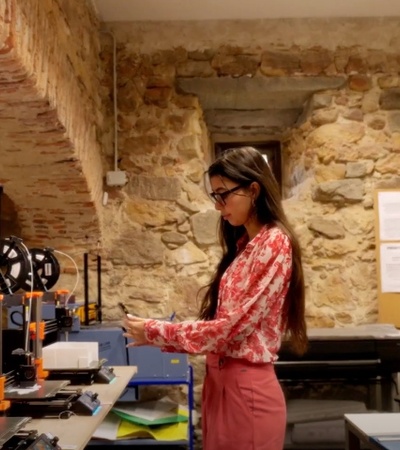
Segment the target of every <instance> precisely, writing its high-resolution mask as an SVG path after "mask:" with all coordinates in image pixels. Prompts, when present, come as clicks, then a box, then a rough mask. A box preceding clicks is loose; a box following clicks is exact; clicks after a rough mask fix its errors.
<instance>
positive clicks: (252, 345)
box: [145, 227, 292, 363]
mask: <svg viewBox="0 0 400 450" xmlns="http://www.w3.org/2000/svg"><path fill="white" fill-rule="evenodd" d="M243 247H244V248H243V250H242V251H241V252H240V253H238V256H236V258H235V259H234V261H233V262H232V263H231V265H230V266H229V267H228V269H227V270H226V271H225V273H224V275H223V276H222V279H221V282H220V288H219V296H218V309H217V313H216V317H215V318H214V319H212V320H196V321H193V320H190V321H183V322H179V323H171V322H166V321H161V320H153V319H150V320H147V321H146V324H145V335H146V338H147V340H148V341H149V343H150V345H156V346H159V347H162V348H163V350H164V351H171V352H186V353H193V354H204V353H215V354H219V355H224V356H230V357H233V358H242V359H247V360H249V361H252V362H257V363H259V362H270V361H272V362H273V361H275V360H276V359H277V356H276V354H277V351H278V350H279V347H280V344H281V337H282V332H283V321H282V306H283V302H284V299H285V296H286V293H287V290H288V287H289V282H290V275H291V268H292V248H291V244H290V240H289V238H288V236H287V235H286V234H285V233H284V232H283V231H282V230H281V229H280V228H278V227H273V228H267V227H263V228H262V229H261V230H260V231H259V232H258V234H257V235H256V236H255V237H254V238H253V239H252V240H251V241H249V242H247V244H246V243H244V244H243Z"/></svg>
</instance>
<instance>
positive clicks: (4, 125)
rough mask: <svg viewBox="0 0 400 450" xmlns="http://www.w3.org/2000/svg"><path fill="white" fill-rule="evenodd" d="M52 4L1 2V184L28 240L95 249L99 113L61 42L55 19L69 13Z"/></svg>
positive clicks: (98, 200)
mask: <svg viewBox="0 0 400 450" xmlns="http://www.w3.org/2000/svg"><path fill="white" fill-rule="evenodd" d="M54 3H55V2H53V0H32V1H30V2H18V1H16V0H6V1H5V3H4V2H3V5H2V6H0V184H1V185H3V188H4V193H5V194H6V195H7V196H8V197H9V198H10V199H11V200H12V202H13V203H14V204H15V210H16V212H17V215H18V224H19V225H20V227H21V234H22V236H21V237H22V238H23V239H24V240H27V242H29V243H30V244H35V245H59V246H62V247H63V248H66V247H69V246H72V245H74V246H76V245H78V246H79V245H84V246H87V247H91V246H93V245H95V244H96V243H97V242H98V240H99V239H100V235H101V217H100V214H101V206H100V205H101V194H102V163H101V157H100V150H99V148H98V144H97V141H96V130H95V129H94V123H93V120H91V117H92V116H94V115H95V113H94V112H92V111H90V107H91V106H93V105H90V104H89V105H87V103H85V100H86V98H85V97H88V95H87V87H86V86H82V83H80V82H79V76H78V74H76V73H74V70H75V67H74V64H75V62H74V61H73V59H72V57H70V56H69V55H68V53H67V49H66V48H65V49H64V48H63V44H64V42H65V40H64V39H63V36H62V32H63V31H62V28H61V32H60V27H59V26H57V23H55V24H54V23H53V22H54V21H55V20H56V22H57V20H58V21H61V22H62V21H64V22H65V17H63V16H62V11H61V12H60V17H55V16H54V15H53V16H50V17H49V12H51V11H52V10H54V7H55V6H56V5H55V4H54ZM47 20H48V21H51V23H50V22H49V23H46V21H47ZM39 24H40V25H41V27H40V26H39ZM58 25H60V24H58ZM64 26H65V23H64ZM40 28H41V29H40ZM21 30H23V31H24V32H23V33H21ZM41 33H42V35H43V37H41ZM55 33H59V34H60V36H58V35H55ZM70 44H71V40H70ZM76 44H77V43H76ZM64 50H65V52H64ZM62 52H64V53H62Z"/></svg>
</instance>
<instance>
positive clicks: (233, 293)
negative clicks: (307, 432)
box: [124, 147, 307, 450]
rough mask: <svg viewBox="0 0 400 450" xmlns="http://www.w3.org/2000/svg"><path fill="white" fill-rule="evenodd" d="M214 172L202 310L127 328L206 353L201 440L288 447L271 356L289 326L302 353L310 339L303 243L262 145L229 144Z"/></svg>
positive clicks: (148, 339)
mask: <svg viewBox="0 0 400 450" xmlns="http://www.w3.org/2000/svg"><path fill="white" fill-rule="evenodd" d="M207 175H208V177H209V181H210V185H211V188H212V192H211V194H210V196H211V198H212V199H213V200H214V202H215V208H216V209H217V211H219V212H220V214H221V224H220V238H221V244H222V247H223V256H222V258H221V261H220V263H219V265H218V267H217V270H216V272H215V275H214V277H213V279H212V281H211V283H210V285H209V286H208V289H207V292H206V295H205V297H204V300H203V303H202V306H201V309H200V315H199V320H196V321H185V322H181V323H170V322H166V321H159V320H152V319H149V320H145V319H141V318H137V317H133V316H128V318H127V319H125V320H124V327H125V328H126V330H127V333H126V334H125V336H126V337H128V338H132V339H134V342H133V343H130V344H129V345H130V346H137V345H155V346H159V347H162V348H163V349H164V350H166V351H173V352H187V353H191V354H206V355H207V357H206V376H205V380H204V385H203V397H202V428H203V449H204V450H239V449H240V450H281V449H282V448H283V443H284V436H285V427H286V405H285V399H284V396H283V392H282V389H281V387H280V385H279V383H278V380H277V378H276V375H275V371H274V366H273V364H274V362H275V361H276V359H277V352H278V350H279V347H280V344H281V340H282V338H283V336H286V337H287V339H289V340H290V342H291V343H292V344H293V348H294V350H295V351H297V352H298V353H299V354H301V353H302V352H304V351H305V349H306V346H307V335H306V325H305V319H304V279H303V271H302V266H301V255H300V247H299V244H298V241H297V239H296V238H295V236H294V233H293V231H292V228H291V227H290V225H289V224H288V221H287V219H286V216H285V213H284V211H283V208H282V203H281V197H280V194H279V188H278V185H277V183H276V181H275V178H274V177H273V175H272V172H271V171H270V169H269V166H268V164H267V163H266V161H265V160H264V158H263V157H262V155H261V154H260V153H259V152H258V151H257V150H255V149H253V148H251V147H242V148H236V149H231V150H226V151H225V152H224V153H223V154H222V156H221V157H220V158H218V159H217V160H216V161H215V162H214V163H213V164H212V165H211V166H210V168H209V169H208V171H207Z"/></svg>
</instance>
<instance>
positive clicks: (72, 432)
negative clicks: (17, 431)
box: [25, 366, 137, 450]
mask: <svg viewBox="0 0 400 450" xmlns="http://www.w3.org/2000/svg"><path fill="white" fill-rule="evenodd" d="M136 372H137V368H136V367H135V366H117V367H114V373H115V375H116V378H115V380H114V381H113V382H112V383H109V384H92V385H90V386H79V388H81V389H82V390H83V391H92V392H97V393H98V394H99V400H100V403H101V408H100V411H98V413H97V414H95V415H94V416H75V415H73V416H71V417H70V418H69V419H33V420H31V421H30V422H28V423H27V424H26V426H25V428H26V429H29V430H37V431H38V432H39V434H40V433H50V434H52V435H53V436H57V437H58V438H59V439H60V441H59V443H58V445H59V446H60V447H61V448H62V449H69V450H83V449H84V448H85V447H86V445H87V443H88V442H89V440H90V438H91V437H92V435H93V433H94V432H95V430H96V429H97V427H98V426H99V425H100V424H101V422H102V421H103V420H104V418H105V416H106V415H107V414H108V412H109V411H110V410H111V408H112V406H113V405H114V403H115V402H116V401H117V400H118V398H119V397H120V396H121V394H122V393H123V391H124V390H125V388H126V386H127V384H128V383H129V381H130V380H131V378H132V377H133V375H134V374H135V373H136Z"/></svg>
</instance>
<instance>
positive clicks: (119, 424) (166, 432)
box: [93, 397, 189, 441]
mask: <svg viewBox="0 0 400 450" xmlns="http://www.w3.org/2000/svg"><path fill="white" fill-rule="evenodd" d="M188 419H189V413H188V410H187V408H185V407H183V406H181V405H179V404H177V403H175V402H172V401H171V400H170V399H169V398H167V397H166V398H163V399H161V400H158V401H150V402H123V403H120V404H118V403H117V404H116V405H115V407H114V408H113V409H112V411H111V413H109V414H108V415H107V417H106V419H105V420H104V422H103V423H102V424H101V426H100V427H99V428H98V429H97V430H96V432H95V434H94V435H93V437H94V438H98V439H108V440H116V439H138V438H147V439H155V440H158V441H180V440H186V439H187V438H188Z"/></svg>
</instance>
